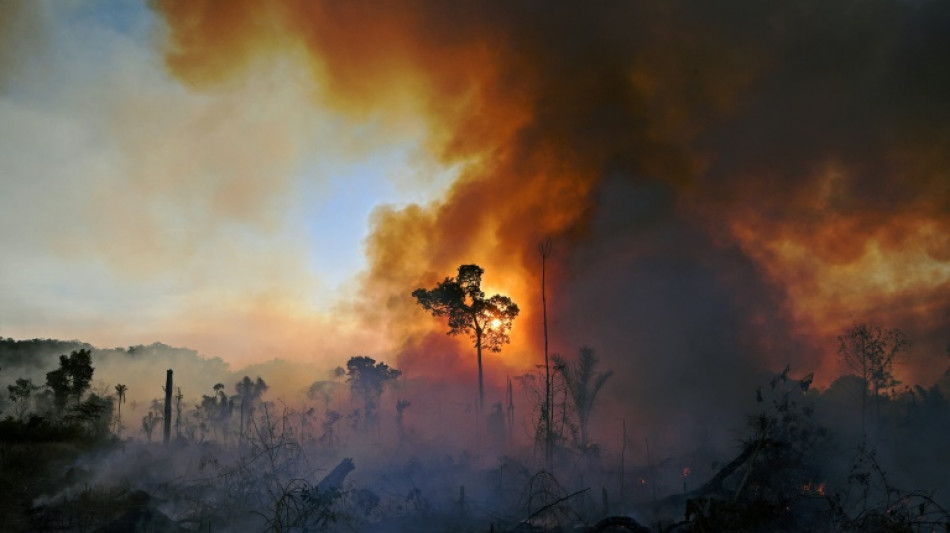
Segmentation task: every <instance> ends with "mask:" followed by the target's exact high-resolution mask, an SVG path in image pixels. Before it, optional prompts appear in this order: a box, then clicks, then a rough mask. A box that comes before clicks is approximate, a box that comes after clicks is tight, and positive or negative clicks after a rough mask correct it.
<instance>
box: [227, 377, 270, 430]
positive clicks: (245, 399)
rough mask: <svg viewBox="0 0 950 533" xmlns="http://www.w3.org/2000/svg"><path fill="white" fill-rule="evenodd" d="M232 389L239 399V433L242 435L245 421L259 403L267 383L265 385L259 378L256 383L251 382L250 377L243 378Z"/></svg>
mask: <svg viewBox="0 0 950 533" xmlns="http://www.w3.org/2000/svg"><path fill="white" fill-rule="evenodd" d="M234 388H235V389H236V390H237V394H238V396H239V397H240V399H241V426H240V432H241V435H244V426H245V424H246V420H248V419H249V418H250V416H251V415H252V414H253V411H254V406H255V405H256V404H257V403H258V402H259V401H260V399H261V396H262V395H263V394H264V391H266V390H267V388H268V387H267V383H265V382H264V380H263V379H261V377H260V376H258V377H257V381H251V378H250V377H248V376H244V378H243V379H242V380H241V381H238V382H237V384H235V385H234Z"/></svg>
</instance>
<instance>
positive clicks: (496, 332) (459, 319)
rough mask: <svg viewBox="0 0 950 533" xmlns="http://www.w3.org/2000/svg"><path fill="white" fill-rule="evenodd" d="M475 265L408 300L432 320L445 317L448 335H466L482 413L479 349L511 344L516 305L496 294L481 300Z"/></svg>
mask: <svg viewBox="0 0 950 533" xmlns="http://www.w3.org/2000/svg"><path fill="white" fill-rule="evenodd" d="M484 273H485V270H484V269H483V268H482V267H480V266H478V265H461V266H460V267H459V271H458V276H457V277H455V278H445V280H444V281H442V282H440V283H439V284H438V285H436V287H435V288H434V289H431V290H426V289H416V290H414V291H412V296H413V297H415V299H416V301H417V302H418V303H419V305H421V306H422V307H423V308H424V309H425V310H426V311H429V312H430V313H432V316H435V317H447V318H448V320H449V331H448V332H447V334H449V335H459V334H463V333H464V334H467V335H469V336H470V337H471V339H472V342H473V343H474V344H475V352H476V354H477V355H478V408H479V411H480V412H481V411H483V410H484V406H485V385H484V379H483V377H482V348H487V349H488V350H490V351H492V352H500V351H501V347H502V345H504V344H507V343H509V342H510V341H511V339H510V337H509V336H508V332H509V331H511V323H512V321H513V320H514V319H515V317H517V316H518V305H517V304H516V303H514V302H513V301H511V298H509V297H507V296H502V295H500V294H496V295H494V296H492V297H491V298H485V293H484V292H482V289H481V284H482V274H484Z"/></svg>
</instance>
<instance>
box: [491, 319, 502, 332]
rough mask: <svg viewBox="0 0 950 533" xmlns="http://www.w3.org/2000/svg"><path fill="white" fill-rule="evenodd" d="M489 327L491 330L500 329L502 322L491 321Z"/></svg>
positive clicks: (497, 320)
mask: <svg viewBox="0 0 950 533" xmlns="http://www.w3.org/2000/svg"><path fill="white" fill-rule="evenodd" d="M488 327H489V328H491V329H498V328H500V327H501V320H499V319H497V318H493V319H491V321H489V322H488Z"/></svg>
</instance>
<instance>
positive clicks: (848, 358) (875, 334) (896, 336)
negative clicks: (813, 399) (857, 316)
mask: <svg viewBox="0 0 950 533" xmlns="http://www.w3.org/2000/svg"><path fill="white" fill-rule="evenodd" d="M908 345H909V342H908V340H907V336H906V335H904V332H903V331H901V330H899V329H888V330H883V329H881V327H880V326H878V325H875V324H870V323H867V322H861V323H856V324H853V325H852V326H851V327H850V328H848V329H847V330H845V332H844V334H842V335H840V336H839V337H838V354H839V355H840V356H841V359H842V360H843V361H844V363H845V364H846V365H847V366H848V367H849V368H851V370H853V371H854V372H855V373H856V374H857V375H858V377H859V378H861V380H862V385H863V386H862V387H861V434H862V435H863V437H864V438H865V439H866V438H867V422H866V420H867V397H868V391H869V389H870V391H872V392H873V398H874V413H875V422H877V421H878V418H879V417H880V397H881V392H882V391H885V390H887V389H890V388H893V387H895V386H897V385H898V381H897V380H896V379H895V378H894V373H893V370H894V362H895V361H896V359H897V356H898V355H899V354H900V352H902V351H904V349H905V348H907V346H908Z"/></svg>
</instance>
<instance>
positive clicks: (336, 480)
mask: <svg viewBox="0 0 950 533" xmlns="http://www.w3.org/2000/svg"><path fill="white" fill-rule="evenodd" d="M354 469H356V465H354V464H353V459H351V458H349V457H346V458H344V459H343V460H342V461H340V464H338V465H336V466H335V467H333V470H331V471H330V473H329V474H327V475H326V477H324V478H323V479H322V480H321V481H320V483H317V490H319V491H320V492H329V491H333V490H341V489H342V488H343V481H345V480H346V476H348V475H349V474H350V472H352V471H353V470H354Z"/></svg>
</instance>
